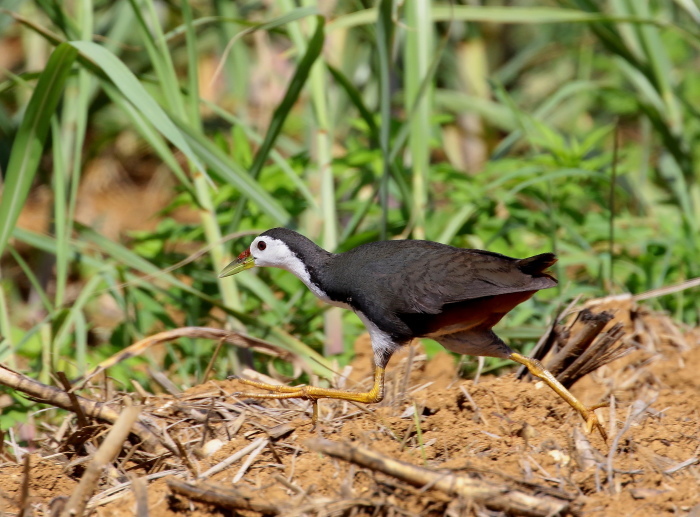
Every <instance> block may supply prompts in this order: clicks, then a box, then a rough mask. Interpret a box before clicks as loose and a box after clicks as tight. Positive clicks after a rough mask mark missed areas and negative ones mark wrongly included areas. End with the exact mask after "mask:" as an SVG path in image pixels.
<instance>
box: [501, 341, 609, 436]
mask: <svg viewBox="0 0 700 517" xmlns="http://www.w3.org/2000/svg"><path fill="white" fill-rule="evenodd" d="M508 358H509V359H511V360H513V361H515V362H517V363H520V364H523V365H525V366H527V369H528V370H530V373H531V374H532V375H534V376H535V377H538V378H539V379H542V380H543V381H544V382H546V383H547V384H548V385H549V387H550V388H552V389H553V390H554V391H556V392H557V394H558V395H559V396H560V397H561V398H563V399H564V400H566V402H568V403H569V405H570V406H571V407H572V408H574V409H575V410H576V411H578V412H579V413H580V414H581V416H582V417H583V419H584V420H585V421H586V431H587V432H589V433H590V432H591V431H592V430H593V429H594V428H595V429H597V430H598V432H599V433H600V435H601V436H602V437H603V440H605V441H606V442H607V440H608V435H607V433H606V432H605V429H603V426H602V425H601V424H600V422H599V421H598V417H597V416H596V414H595V412H594V411H595V410H596V409H598V408H601V407H604V406H605V405H606V404H598V405H595V406H593V407H590V408H588V407H586V406H584V405H583V404H582V403H581V401H579V400H578V399H577V398H576V397H574V396H573V395H572V394H571V392H570V391H569V390H567V389H566V388H565V387H564V386H562V384H561V383H560V382H559V381H558V380H557V379H556V378H555V377H554V375H552V374H551V372H549V370H547V369H546V368H545V367H544V366H543V365H542V363H540V362H539V361H538V360H537V359H532V358H530V357H525V356H523V355H520V354H518V353H515V352H513V353H512V354H510V356H508Z"/></svg>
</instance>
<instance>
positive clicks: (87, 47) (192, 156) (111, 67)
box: [70, 41, 205, 174]
mask: <svg viewBox="0 0 700 517" xmlns="http://www.w3.org/2000/svg"><path fill="white" fill-rule="evenodd" d="M70 45H72V46H73V47H75V48H76V49H78V51H79V52H80V53H81V55H82V56H83V57H84V58H85V59H87V60H89V61H90V62H91V64H92V65H93V66H95V67H97V68H98V69H99V70H101V71H102V72H104V73H105V74H106V75H107V77H109V79H110V80H111V81H112V83H113V84H114V85H115V86H116V87H117V89H118V90H119V91H120V92H121V94H122V95H123V96H124V98H125V99H127V100H128V101H129V102H131V103H132V104H133V105H134V106H135V107H136V109H138V110H139V111H140V112H141V113H142V115H143V116H144V117H145V118H146V119H147V120H150V121H151V123H152V124H153V125H154V126H155V127H156V129H158V131H160V133H161V134H162V135H163V136H165V138H167V139H168V140H170V142H171V143H172V144H173V145H174V146H175V147H177V148H178V149H180V150H181V151H182V152H183V153H184V154H185V156H187V159H188V160H190V161H191V162H192V164H193V165H194V166H195V167H196V168H197V169H198V170H199V171H200V172H202V174H205V168H204V165H203V164H202V162H201V160H200V159H199V157H198V156H197V154H196V153H195V152H194V151H193V150H192V149H191V148H190V146H189V145H188V143H187V140H186V139H185V138H184V136H183V135H182V133H181V132H180V131H179V130H178V128H177V126H176V125H175V124H174V123H173V120H171V119H170V117H168V115H167V114H166V113H165V111H164V110H163V108H161V107H160V105H159V104H158V103H157V102H156V100H155V99H154V98H153V97H152V96H151V95H150V94H149V93H148V91H146V89H145V88H144V87H143V86H142V85H141V83H140V82H139V80H138V79H137V78H136V76H135V75H134V74H133V73H132V72H131V70H129V69H128V68H127V66H126V65H125V64H124V63H123V62H122V61H121V60H119V58H118V57H117V56H115V55H114V54H112V53H111V52H110V51H109V50H107V49H106V48H104V47H102V46H100V45H98V44H96V43H92V42H91V41H73V42H71V43H70Z"/></svg>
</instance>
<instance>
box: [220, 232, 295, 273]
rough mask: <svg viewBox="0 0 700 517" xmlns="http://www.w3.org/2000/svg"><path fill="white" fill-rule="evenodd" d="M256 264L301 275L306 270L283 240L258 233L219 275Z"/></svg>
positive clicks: (238, 271) (236, 271)
mask: <svg viewBox="0 0 700 517" xmlns="http://www.w3.org/2000/svg"><path fill="white" fill-rule="evenodd" d="M256 266H258V267H278V268H282V269H286V270H287V271H291V272H292V273H294V274H295V275H297V276H300V274H302V275H303V272H305V271H306V268H304V264H303V263H302V262H301V260H299V258H298V257H297V256H296V255H295V254H294V253H292V251H291V250H290V249H289V247H288V246H287V245H286V244H285V243H284V242H282V241H281V240H279V239H275V238H273V237H270V236H268V235H260V236H258V237H256V239H255V240H254V241H253V243H252V244H251V245H250V248H248V249H247V250H245V251H244V252H243V253H241V254H240V255H238V258H237V259H236V260H234V261H233V262H231V263H230V264H229V265H228V266H226V267H225V268H224V270H223V271H222V272H221V274H220V275H219V277H225V276H231V275H235V274H237V273H240V272H241V271H244V270H246V269H250V268H252V267H256ZM307 276H308V273H307Z"/></svg>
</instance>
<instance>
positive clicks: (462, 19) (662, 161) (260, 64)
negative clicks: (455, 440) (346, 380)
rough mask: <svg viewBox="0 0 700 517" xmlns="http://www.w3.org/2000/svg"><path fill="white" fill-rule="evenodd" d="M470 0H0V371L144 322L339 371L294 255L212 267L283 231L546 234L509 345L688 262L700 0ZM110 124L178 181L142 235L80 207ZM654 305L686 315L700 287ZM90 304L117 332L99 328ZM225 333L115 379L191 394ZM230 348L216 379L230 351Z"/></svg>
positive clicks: (91, 360) (49, 361)
mask: <svg viewBox="0 0 700 517" xmlns="http://www.w3.org/2000/svg"><path fill="white" fill-rule="evenodd" d="M483 4H484V5H483V6H472V5H460V4H459V3H449V2H427V1H425V2H424V1H415V2H400V3H399V2H392V1H380V2H377V3H376V4H375V3H372V2H361V1H356V2H315V1H310V0H309V1H307V0H303V1H302V2H301V3H297V2H293V1H291V0H280V1H277V2H268V3H261V2H245V1H243V2H230V1H226V0H213V1H211V2H204V1H198V2H187V1H182V2H171V3H162V2H157V1H155V0H130V1H129V2H118V1H102V2H93V1H90V0H82V1H78V0H76V1H72V2H63V3H55V2H49V1H46V0H36V1H30V2H27V1H25V2H21V1H19V0H15V1H8V0H6V1H5V2H3V4H2V8H3V10H2V11H0V31H1V32H0V38H2V42H3V48H4V49H15V51H14V52H15V55H14V59H13V60H10V59H8V60H6V61H5V64H6V66H4V68H3V69H2V70H1V71H0V74H1V75H0V78H1V79H2V82H1V83H0V169H1V170H2V172H3V176H4V184H3V191H2V201H1V203H0V252H2V254H3V261H2V290H0V333H1V334H2V341H1V342H0V361H2V362H3V363H6V364H8V365H9V366H11V367H15V368H19V369H21V370H25V371H31V372H34V374H35V375H36V376H37V377H38V378H40V379H41V380H43V381H45V382H48V381H49V380H50V377H51V374H52V372H54V371H57V370H65V371H67V372H68V374H69V376H76V375H79V374H82V373H84V372H85V371H86V370H88V369H89V368H90V366H91V365H94V364H96V362H98V361H99V360H101V359H104V358H105V357H108V356H110V355H112V354H113V353H115V352H116V351H118V350H120V349H121V348H123V347H125V346H127V345H129V344H131V343H133V342H135V341H137V340H138V339H140V338H142V337H144V336H147V335H149V334H152V333H154V332H156V331H159V330H163V329H168V328H174V327H176V326H181V325H210V326H226V327H229V328H234V329H239V330H245V331H246V332H248V333H250V334H254V335H256V336H259V337H262V338H264V339H267V340H269V341H271V342H273V343H275V344H277V345H278V346H280V347H282V348H285V349H288V350H291V351H293V352H294V353H295V354H296V355H298V356H300V357H301V358H303V359H305V360H306V361H307V365H308V368H309V371H313V372H315V373H316V374H318V375H320V376H327V375H328V374H329V370H328V369H327V368H326V366H328V361H327V359H323V358H321V356H319V355H318V352H319V351H320V352H324V344H325V352H324V355H325V356H329V355H330V353H331V352H333V351H334V350H333V348H332V347H333V346H334V338H333V336H337V335H338V330H339V329H341V328H342V329H343V335H344V346H343V347H342V349H341V352H342V353H341V360H343V361H344V360H347V359H348V358H349V356H350V355H351V350H352V345H351V344H352V341H353V339H354V337H356V336H357V334H358V333H359V332H360V331H361V328H362V327H361V324H360V322H359V320H357V319H356V318H355V316H354V315H352V314H346V313H342V312H339V311H337V310H336V309H330V310H324V309H323V308H322V307H321V306H320V305H319V304H318V303H317V301H316V300H315V299H314V298H313V296H312V295H311V294H310V293H308V292H306V290H305V289H302V286H301V284H300V283H299V282H298V281H297V280H296V279H295V278H293V277H292V276H291V275H289V274H287V273H284V272H282V271H274V270H273V271H260V272H259V274H257V275H256V274H252V273H250V272H249V273H248V274H243V275H239V276H237V277H235V278H234V279H230V278H226V279H223V280H219V279H218V278H217V276H216V273H217V272H218V271H219V270H220V269H221V268H222V267H223V266H224V265H225V264H226V263H227V261H228V260H230V258H231V255H232V254H236V253H238V252H239V251H240V250H242V249H244V248H245V247H246V246H247V243H248V242H249V241H250V238H251V236H252V235H255V234H256V233H257V232H259V231H261V230H264V229H266V228H269V227H273V226H290V227H294V228H296V229H298V230H299V231H301V232H302V233H305V234H306V235H307V236H309V237H311V238H313V239H315V240H316V241H317V242H318V243H319V244H321V245H323V246H324V247H326V248H328V249H331V250H340V251H342V250H345V249H349V248H351V247H353V246H355V245H357V244H360V243H362V242H367V241H371V240H376V239H380V238H392V237H410V238H427V239H431V240H436V241H440V242H445V243H450V244H453V245H456V246H461V247H475V248H488V249H490V250H493V251H497V252H501V253H505V254H508V255H512V256H529V255H533V254H536V253H540V252H544V251H549V250H554V251H555V252H556V253H557V254H558V255H559V257H560V261H559V263H558V264H557V266H556V267H557V271H556V273H557V274H558V277H559V278H560V281H561V282H560V288H559V289H558V290H550V291H547V292H542V293H540V294H539V295H538V296H537V297H536V299H535V300H531V301H529V302H527V303H526V304H523V305H522V306H520V307H519V308H518V309H517V310H516V311H514V313H513V314H512V315H511V316H510V317H509V318H508V319H507V321H506V322H505V328H503V329H502V330H501V334H503V335H504V336H505V337H508V338H509V339H511V340H512V341H513V342H515V343H516V344H517V343H528V342H532V340H533V339H535V338H536V337H537V336H538V335H539V334H540V333H541V331H542V329H543V328H544V326H545V325H546V324H547V322H548V321H550V320H551V318H552V317H553V315H554V314H555V313H556V311H557V309H558V308H561V307H562V306H563V305H564V304H565V303H567V302H568V301H569V300H571V299H572V298H574V297H576V296H579V295H581V296H584V297H595V296H601V295H606V294H610V293H623V292H630V293H641V292H644V291H647V290H650V289H655V288H658V287H661V286H666V285H671V284H676V283H679V282H681V281H684V280H687V279H691V278H696V277H698V276H700V265H699V264H700V263H699V261H698V260H697V257H698V253H699V251H700V249H699V248H700V244H699V243H700V239H699V238H698V220H699V217H698V216H699V215H700V208H699V207H700V190H699V189H698V156H697V154H698V149H700V147H699V146H698V137H699V136H700V118H699V117H698V110H699V109H700V95H697V92H698V91H700V66H698V65H700V63H699V56H698V47H699V45H700V30H699V29H700V26H699V24H698V22H700V10H699V9H698V7H697V5H696V4H695V3H693V2H692V1H689V0H676V1H673V0H659V1H653V2H637V1H635V0H608V1H604V2H594V1H588V0H560V1H551V2H534V1H527V0H519V1H514V2H510V3H509V5H508V6H503V5H500V2H488V1H485V2H483ZM7 63H12V64H11V65H7ZM212 65H214V66H212ZM212 92H213V93H212ZM125 139H126V140H129V139H130V140H131V141H133V142H136V144H135V146H134V147H133V148H134V149H138V150H139V153H140V154H139V158H134V159H133V160H132V163H133V162H139V163H141V162H144V163H149V162H153V163H156V164H157V165H156V166H154V167H153V168H157V167H161V168H162V167H165V168H166V169H167V171H168V172H167V174H168V177H169V178H170V180H171V183H170V184H171V185H174V186H173V187H167V188H168V189H169V190H168V192H166V196H167V199H168V200H169V201H168V206H166V207H164V208H162V209H160V211H159V217H158V221H159V223H158V225H157V228H156V229H155V230H147V231H146V230H141V231H138V232H128V233H125V234H122V235H121V236H120V238H117V239H115V238H109V237H107V236H105V235H104V234H103V233H101V227H100V225H99V224H94V225H91V224H89V223H86V222H80V221H79V218H78V217H77V215H76V214H77V213H78V211H79V210H78V209H79V207H80V204H81V202H84V199H81V190H80V186H81V184H82V183H83V181H84V174H85V170H86V165H87V164H88V163H89V162H90V161H91V160H94V159H95V158H98V157H104V156H111V155H113V154H115V153H114V149H115V148H116V147H117V144H116V142H118V141H123V140H125ZM41 186H44V187H46V188H48V189H49V190H50V192H51V202H50V204H49V209H50V216H49V218H48V219H49V221H48V223H47V224H46V227H45V228H44V229H42V231H36V229H35V230H30V229H28V228H27V227H23V226H21V225H18V224H17V223H18V219H19V216H20V213H21V211H22V209H23V207H25V206H27V205H26V202H27V199H28V196H29V193H30V191H31V190H32V189H37V188H40V187H41ZM108 194H109V192H108ZM146 208H150V207H144V211H146ZM183 210H184V211H186V212H187V213H188V214H190V216H189V217H188V218H184V219H183V218H182V217H179V216H178V214H179V213H180V214H181V213H182V211H183ZM149 213H150V212H149ZM192 214H194V217H192ZM229 234H234V236H235V238H234V239H233V240H232V241H230V242H224V241H223V240H222V237H223V236H226V235H229ZM200 248H206V252H205V253H204V254H202V255H201V256H199V257H198V258H197V259H196V261H193V262H189V263H186V264H184V265H182V266H181V267H179V268H177V269H175V270H171V269H170V268H171V267H172V266H173V265H174V264H178V263H179V262H180V261H181V260H183V259H185V258H186V257H187V256H188V255H189V254H190V253H192V252H193V251H195V250H197V249H200ZM105 297H106V298H108V299H109V302H108V303H106V302H105ZM649 303H652V304H654V306H655V307H657V308H661V309H664V310H668V311H671V312H672V313H673V314H674V315H675V316H676V317H678V318H679V319H681V320H683V321H685V322H687V323H690V324H697V323H698V317H699V315H700V312H699V307H700V304H699V302H698V297H697V291H695V292H694V291H678V292H675V293H673V294H671V295H667V296H663V297H658V298H654V299H653V300H652V301H651V302H649ZM105 305H108V306H109V307H112V308H113V309H114V310H115V311H117V313H118V315H119V317H118V319H117V322H116V323H114V324H113V325H106V326H105V325H102V324H100V323H99V322H98V319H97V318H95V315H96V314H98V313H100V312H101V311H104V310H105V309H104V307H105ZM336 341H337V340H336ZM335 345H336V346H337V342H336V343H335ZM214 347H215V344H213V343H207V342H201V341H187V340H183V341H181V342H179V343H178V344H176V345H173V346H170V347H168V348H167V351H166V353H165V355H158V354H151V355H149V356H147V357H146V358H145V359H139V360H132V361H130V362H128V364H125V365H121V366H119V367H116V368H114V369H112V370H111V371H110V374H111V375H112V376H113V377H114V378H115V379H116V380H117V382H118V383H119V387H124V388H128V387H129V381H130V380H131V379H136V380H138V381H140V382H148V375H147V373H146V372H145V369H143V368H140V367H138V366H137V365H139V364H141V363H140V362H139V361H141V362H143V361H146V362H150V363H151V364H152V366H153V367H154V368H158V369H163V370H167V371H168V372H169V374H170V375H171V377H172V378H173V379H174V380H175V381H176V383H179V384H181V385H189V384H192V383H194V382H197V380H201V378H202V376H203V373H204V369H205V368H206V365H207V363H208V361H209V358H210V356H211V354H212V351H213V349H214ZM336 351H337V350H336ZM224 355H225V357H222V358H220V360H219V361H218V364H217V371H218V374H219V375H224V374H226V373H228V372H231V371H234V370H236V369H237V368H238V367H239V361H240V360H241V357H239V355H238V354H236V351H235V350H233V349H229V350H228V351H227V352H226V353H225V354H224ZM242 359H243V360H248V359H249V358H246V357H245V356H244V357H243V358H242ZM256 361H258V362H259V361H261V359H259V358H256ZM258 366H262V365H260V364H258ZM276 366H277V368H278V369H280V370H282V371H283V372H286V373H291V367H289V366H287V365H283V364H282V365H280V364H277V365H276ZM492 366H493V367H498V366H499V364H497V363H496V364H493V365H492ZM23 407H24V406H23V405H22V401H21V400H19V399H17V402H16V404H15V405H14V406H13V407H12V411H9V410H8V411H4V412H3V416H2V417H1V418H2V420H0V425H1V426H3V427H7V426H9V425H11V424H12V423H14V422H15V421H16V420H17V419H18V418H19V419H21V415H24V410H23V409H22V408H23ZM18 415H20V416H18Z"/></svg>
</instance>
